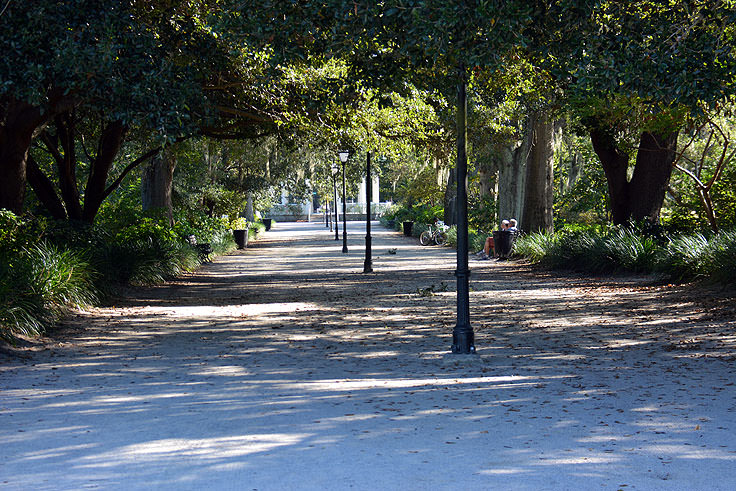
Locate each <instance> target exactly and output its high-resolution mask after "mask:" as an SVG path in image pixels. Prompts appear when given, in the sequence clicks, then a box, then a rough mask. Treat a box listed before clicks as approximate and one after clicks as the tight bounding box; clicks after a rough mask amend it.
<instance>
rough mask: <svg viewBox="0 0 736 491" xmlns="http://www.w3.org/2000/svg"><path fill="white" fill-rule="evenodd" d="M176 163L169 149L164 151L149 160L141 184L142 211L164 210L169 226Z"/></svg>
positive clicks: (170, 222)
mask: <svg viewBox="0 0 736 491" xmlns="http://www.w3.org/2000/svg"><path fill="white" fill-rule="evenodd" d="M176 163H177V161H176V155H175V154H174V153H173V152H172V151H171V150H170V149H165V150H164V151H163V152H161V153H159V154H158V155H156V156H154V157H153V158H152V159H151V163H150V165H149V166H148V167H147V168H146V171H145V173H144V175H143V182H142V183H141V201H142V204H143V209H144V210H151V209H155V208H162V209H164V210H166V214H167V216H168V217H169V225H170V226H173V225H174V213H173V206H172V203H171V195H172V191H173V183H174V170H175V169H176Z"/></svg>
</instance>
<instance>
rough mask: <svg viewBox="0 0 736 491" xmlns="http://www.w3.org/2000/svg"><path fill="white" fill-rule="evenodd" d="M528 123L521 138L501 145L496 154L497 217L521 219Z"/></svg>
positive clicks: (528, 146) (528, 139) (528, 132)
mask: <svg viewBox="0 0 736 491" xmlns="http://www.w3.org/2000/svg"><path fill="white" fill-rule="evenodd" d="M531 136H532V132H531V131H530V125H529V124H526V125H525V126H524V128H523V129H522V135H521V138H520V139H519V140H517V141H515V142H513V143H510V144H507V145H504V146H502V147H501V148H500V149H499V150H498V152H497V156H496V161H497V163H498V219H499V220H508V219H509V218H516V219H517V220H518V221H519V223H522V221H523V218H524V217H523V213H522V211H523V203H524V190H525V188H526V186H525V181H526V161H527V157H528V155H529V149H530V146H531Z"/></svg>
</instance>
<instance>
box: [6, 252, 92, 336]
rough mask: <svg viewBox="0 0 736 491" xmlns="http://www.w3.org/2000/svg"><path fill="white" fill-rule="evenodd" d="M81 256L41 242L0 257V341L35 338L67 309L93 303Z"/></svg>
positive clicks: (88, 270)
mask: <svg viewBox="0 0 736 491" xmlns="http://www.w3.org/2000/svg"><path fill="white" fill-rule="evenodd" d="M93 280H94V272H93V270H92V268H91V267H90V265H89V263H88V262H87V261H86V260H85V259H84V258H83V257H82V254H81V253H79V252H75V251H72V250H61V249H59V248H58V247H56V246H54V245H52V244H48V243H45V242H41V243H38V244H33V245H31V246H28V247H27V248H25V249H23V250H21V251H19V252H16V251H7V250H6V251H3V252H2V253H1V254H0V337H2V338H4V339H8V340H12V339H13V338H14V337H15V336H17V335H29V336H30V335H38V334H40V333H41V332H43V330H44V329H45V328H46V327H48V326H49V325H50V324H51V323H52V322H54V321H55V320H56V319H58V318H59V316H61V315H63V314H64V313H65V312H67V311H68V309H70V308H75V307H84V306H87V305H91V304H93V303H94V302H96V300H97V290H96V288H95V287H94V283H93Z"/></svg>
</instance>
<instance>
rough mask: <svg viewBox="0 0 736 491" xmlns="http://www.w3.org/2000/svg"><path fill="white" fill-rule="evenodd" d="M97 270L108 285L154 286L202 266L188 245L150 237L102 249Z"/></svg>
mask: <svg viewBox="0 0 736 491" xmlns="http://www.w3.org/2000/svg"><path fill="white" fill-rule="evenodd" d="M94 262H95V266H96V267H97V268H98V269H99V270H100V272H101V275H102V276H103V277H104V278H105V282H104V283H105V284H106V285H112V286H114V285H115V284H117V285H125V284H131V285H154V284H157V283H163V282H164V281H166V280H167V279H169V278H173V277H175V276H177V275H179V274H181V273H183V272H186V271H192V270H194V269H195V268H196V267H197V266H199V264H200V261H199V257H198V254H197V250H196V249H195V248H193V247H191V246H190V245H189V244H187V243H183V242H179V241H176V242H172V241H168V240H159V239H156V238H154V237H149V238H148V239H145V240H135V241H130V242H124V241H114V242H111V243H109V244H107V246H106V247H104V248H102V249H100V250H99V251H98V252H97V253H96V254H95V257H94Z"/></svg>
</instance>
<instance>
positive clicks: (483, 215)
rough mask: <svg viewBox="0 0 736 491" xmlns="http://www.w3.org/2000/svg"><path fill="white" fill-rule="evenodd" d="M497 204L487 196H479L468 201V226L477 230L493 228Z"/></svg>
mask: <svg viewBox="0 0 736 491" xmlns="http://www.w3.org/2000/svg"><path fill="white" fill-rule="evenodd" d="M497 215H498V204H497V203H496V200H495V199H492V198H490V197H488V196H483V197H479V198H477V199H476V200H474V202H473V201H470V199H469V203H468V226H469V227H471V228H476V229H479V230H493V229H494V228H495V226H496V218H495V217H496V216H497Z"/></svg>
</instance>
